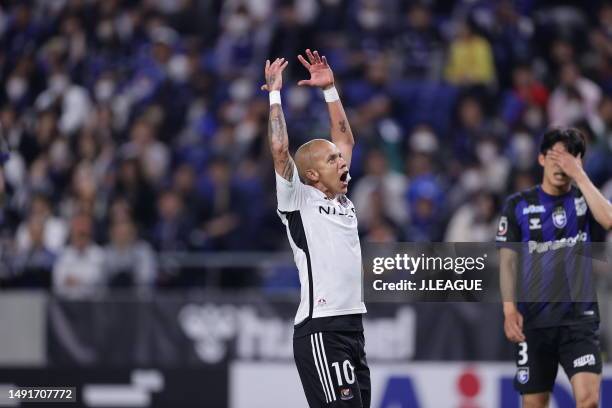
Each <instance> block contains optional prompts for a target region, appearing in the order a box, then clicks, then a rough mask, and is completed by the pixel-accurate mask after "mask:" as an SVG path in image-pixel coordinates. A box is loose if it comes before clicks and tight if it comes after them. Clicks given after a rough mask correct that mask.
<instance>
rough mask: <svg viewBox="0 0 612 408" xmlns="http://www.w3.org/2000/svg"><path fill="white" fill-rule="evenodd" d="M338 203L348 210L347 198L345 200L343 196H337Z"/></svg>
mask: <svg viewBox="0 0 612 408" xmlns="http://www.w3.org/2000/svg"><path fill="white" fill-rule="evenodd" d="M338 202H339V203H340V205H341V206H343V207H344V208H348V206H349V202H348V198H346V196H345V195H344V194H342V195H340V196H338Z"/></svg>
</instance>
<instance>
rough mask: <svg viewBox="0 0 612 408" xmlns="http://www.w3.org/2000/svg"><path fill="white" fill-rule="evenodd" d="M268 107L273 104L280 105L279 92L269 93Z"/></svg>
mask: <svg viewBox="0 0 612 408" xmlns="http://www.w3.org/2000/svg"><path fill="white" fill-rule="evenodd" d="M269 96H270V106H272V105H274V104H275V103H278V104H279V105H280V104H281V97H280V91H270V95H269Z"/></svg>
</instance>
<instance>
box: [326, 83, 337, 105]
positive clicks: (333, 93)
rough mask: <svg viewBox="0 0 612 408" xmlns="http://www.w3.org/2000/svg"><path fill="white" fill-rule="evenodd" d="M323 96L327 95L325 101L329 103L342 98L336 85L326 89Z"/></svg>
mask: <svg viewBox="0 0 612 408" xmlns="http://www.w3.org/2000/svg"><path fill="white" fill-rule="evenodd" d="M323 96H324V97H325V102H327V103H329V102H336V101H338V100H340V95H338V90H337V89H336V87H335V86H332V87H331V88H329V89H324V90H323Z"/></svg>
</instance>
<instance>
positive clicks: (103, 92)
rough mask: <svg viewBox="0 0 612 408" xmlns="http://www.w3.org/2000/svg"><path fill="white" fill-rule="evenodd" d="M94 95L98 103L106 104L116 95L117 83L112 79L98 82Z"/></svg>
mask: <svg viewBox="0 0 612 408" xmlns="http://www.w3.org/2000/svg"><path fill="white" fill-rule="evenodd" d="M94 93H95V95H96V99H97V100H98V101H100V102H106V101H108V100H109V99H110V98H112V96H113V94H114V93H115V83H114V82H113V81H112V80H110V79H101V80H99V81H98V82H96V87H95V90H94Z"/></svg>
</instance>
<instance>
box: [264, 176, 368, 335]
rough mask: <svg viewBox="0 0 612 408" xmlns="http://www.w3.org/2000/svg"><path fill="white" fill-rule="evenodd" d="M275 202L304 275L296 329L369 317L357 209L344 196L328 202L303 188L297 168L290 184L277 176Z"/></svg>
mask: <svg viewBox="0 0 612 408" xmlns="http://www.w3.org/2000/svg"><path fill="white" fill-rule="evenodd" d="M276 197H277V200H278V215H279V217H280V218H281V220H282V221H283V224H285V226H286V228H287V236H288V237H289V243H290V244H291V249H293V255H294V259H295V264H296V265H297V268H298V271H299V275H300V284H301V300H300V306H299V307H298V310H297V313H296V316H295V324H296V325H297V324H299V323H302V322H304V321H306V320H307V319H310V318H317V317H329V316H342V315H349V314H358V313H365V312H366V308H365V304H364V303H363V286H362V282H363V280H362V268H361V248H360V246H359V235H358V234H357V216H356V214H355V207H354V206H353V203H352V202H351V201H350V200H349V199H348V198H347V197H346V196H345V195H340V196H338V197H336V198H334V199H329V198H327V197H326V196H325V194H323V192H322V191H320V190H318V189H316V188H314V187H311V186H308V185H306V184H303V183H302V182H301V181H300V178H299V175H298V170H297V167H296V166H295V164H294V168H293V179H292V180H291V181H288V180H285V179H284V178H283V177H281V176H280V175H278V174H276Z"/></svg>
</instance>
